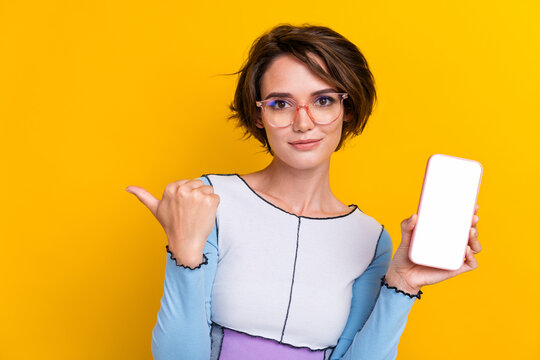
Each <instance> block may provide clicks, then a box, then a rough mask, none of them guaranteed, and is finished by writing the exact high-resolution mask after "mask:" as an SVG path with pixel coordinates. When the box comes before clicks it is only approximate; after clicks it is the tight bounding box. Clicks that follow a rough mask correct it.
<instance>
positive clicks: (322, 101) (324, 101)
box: [314, 95, 336, 106]
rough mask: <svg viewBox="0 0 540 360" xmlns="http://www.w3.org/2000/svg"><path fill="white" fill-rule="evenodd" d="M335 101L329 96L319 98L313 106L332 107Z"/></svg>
mask: <svg viewBox="0 0 540 360" xmlns="http://www.w3.org/2000/svg"><path fill="white" fill-rule="evenodd" d="M335 102H336V100H335V99H334V98H332V97H331V96H327V95H325V96H321V97H319V98H317V99H316V100H315V102H314V104H315V105H317V106H330V105H332V104H333V103H335Z"/></svg>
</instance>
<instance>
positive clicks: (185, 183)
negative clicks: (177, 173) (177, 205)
mask: <svg viewBox="0 0 540 360" xmlns="http://www.w3.org/2000/svg"><path fill="white" fill-rule="evenodd" d="M176 183H177V184H178V185H179V186H178V189H180V188H182V189H183V190H186V191H191V190H193V189H196V188H199V187H201V186H203V185H204V182H203V181H202V180H200V179H193V180H179V181H176ZM178 189H177V190H178Z"/></svg>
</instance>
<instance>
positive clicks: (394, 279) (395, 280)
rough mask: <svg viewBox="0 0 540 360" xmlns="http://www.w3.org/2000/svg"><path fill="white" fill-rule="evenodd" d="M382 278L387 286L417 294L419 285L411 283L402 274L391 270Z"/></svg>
mask: <svg viewBox="0 0 540 360" xmlns="http://www.w3.org/2000/svg"><path fill="white" fill-rule="evenodd" d="M384 280H385V283H386V284H387V285H388V286H389V287H394V288H396V289H398V290H401V291H403V292H406V293H408V294H418V292H419V291H420V288H421V286H418V285H415V284H411V283H410V282H409V281H407V279H406V278H405V277H404V276H402V275H400V274H398V273H396V272H393V271H391V270H389V271H388V272H387V273H386V275H385V276H384Z"/></svg>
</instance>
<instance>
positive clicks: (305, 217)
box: [203, 173, 362, 220]
mask: <svg viewBox="0 0 540 360" xmlns="http://www.w3.org/2000/svg"><path fill="white" fill-rule="evenodd" d="M207 175H226V176H236V177H237V178H238V179H240V180H241V181H242V182H243V183H244V185H245V186H246V187H247V188H248V189H249V190H250V191H251V192H252V193H253V194H255V195H256V196H257V197H258V198H259V199H261V200H262V201H264V202H265V203H267V204H269V205H271V206H273V207H274V208H276V209H278V210H280V211H282V212H284V213H286V214H289V215H292V216H294V217H297V218H304V219H313V220H330V219H339V218H342V217H346V216H349V215H351V214H353V213H354V212H355V211H356V209H358V210H359V211H362V210H360V209H359V208H358V206H357V205H356V204H350V205H348V207H352V209H351V211H349V212H348V213H346V214H341V215H336V216H328V217H314V216H305V215H296V214H293V213H291V212H289V211H287V210H285V209H282V208H281V207H279V206H277V205H276V204H274V203H272V202H271V201H269V200H267V199H265V198H264V197H262V196H261V195H260V194H259V193H257V192H256V191H255V190H254V189H253V188H252V187H251V186H250V185H249V184H248V183H247V181H246V180H244V178H243V177H242V176H241V175H240V174H238V173H233V174H206V175H203V176H207Z"/></svg>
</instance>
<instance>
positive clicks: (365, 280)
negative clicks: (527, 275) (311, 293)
mask: <svg viewBox="0 0 540 360" xmlns="http://www.w3.org/2000/svg"><path fill="white" fill-rule="evenodd" d="M199 179H200V180H202V181H203V182H204V183H205V184H206V185H211V184H210V183H209V181H208V179H207V177H205V176H202V177H200V178H199ZM217 231H218V230H217V228H216V225H214V228H213V229H212V232H211V233H210V235H209V237H208V239H207V242H206V246H205V248H204V251H203V253H204V254H205V256H206V259H207V262H206V263H203V264H201V265H200V266H199V267H197V268H195V269H190V268H186V267H184V266H181V265H177V263H176V261H175V260H174V259H172V258H171V254H170V253H166V268H165V282H164V291H163V296H162V298H161V308H160V310H159V312H158V314H157V323H156V325H155V327H154V329H153V331H152V353H153V355H154V359H157V360H165V359H175V360H182V359H189V360H197V359H201V360H209V359H210V357H211V347H212V346H211V345H212V338H211V329H212V320H211V290H212V284H213V282H214V278H215V274H216V269H217V263H218V257H219V254H218V245H217ZM206 259H205V260H206ZM391 259H392V240H391V238H390V235H389V234H388V232H387V231H386V229H384V228H383V231H382V232H381V234H380V237H379V240H378V243H377V248H376V251H375V256H374V257H373V260H372V262H371V263H370V265H369V266H368V267H367V269H366V270H365V271H364V273H363V274H362V275H361V276H359V277H358V278H357V279H356V280H355V281H354V284H353V293H352V301H351V309H350V313H349V316H348V319H347V323H346V325H345V328H344V329H343V332H342V334H341V336H340V337H339V339H338V341H337V345H336V346H335V348H334V349H333V351H332V352H331V355H330V359H331V360H337V359H344V360H345V359H348V360H364V359H365V360H368V359H369V360H390V359H395V358H396V356H397V346H398V343H399V339H400V337H401V334H402V332H403V330H404V328H405V324H406V322H407V316H408V314H409V312H410V310H411V308H412V305H413V303H414V301H415V300H416V297H410V296H408V295H406V294H404V293H402V292H397V291H396V290H395V289H390V288H388V287H386V286H381V278H382V277H383V275H384V274H386V272H387V270H388V267H389V265H390V261H391ZM366 294H370V296H366ZM212 355H213V356H215V354H212Z"/></svg>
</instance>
